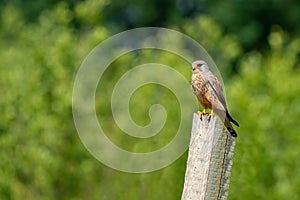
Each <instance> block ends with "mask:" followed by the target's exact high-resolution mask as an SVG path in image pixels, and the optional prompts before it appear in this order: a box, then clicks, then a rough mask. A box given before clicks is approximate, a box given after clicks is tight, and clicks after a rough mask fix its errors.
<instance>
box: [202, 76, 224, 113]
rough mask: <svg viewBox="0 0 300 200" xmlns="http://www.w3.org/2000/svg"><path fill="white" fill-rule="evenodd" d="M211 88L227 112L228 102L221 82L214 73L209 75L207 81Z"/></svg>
mask: <svg viewBox="0 0 300 200" xmlns="http://www.w3.org/2000/svg"><path fill="white" fill-rule="evenodd" d="M207 82H208V84H209V86H210V87H211V88H212V91H213V92H214V93H215V95H216V96H217V98H218V100H219V101H220V102H221V104H222V105H223V107H224V109H225V110H227V106H226V101H225V97H224V93H223V88H222V85H221V84H220V82H219V80H218V79H217V77H216V76H215V75H214V74H213V73H211V72H210V73H209V75H208V80H207Z"/></svg>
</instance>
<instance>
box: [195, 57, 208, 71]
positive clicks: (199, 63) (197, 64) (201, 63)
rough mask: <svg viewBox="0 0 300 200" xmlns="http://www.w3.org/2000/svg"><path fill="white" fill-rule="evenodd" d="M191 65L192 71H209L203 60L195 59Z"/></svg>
mask: <svg viewBox="0 0 300 200" xmlns="http://www.w3.org/2000/svg"><path fill="white" fill-rule="evenodd" d="M192 67H193V73H197V72H202V73H204V72H208V71H209V67H208V65H207V64H206V62H205V61H203V60H197V61H195V62H193V64H192ZM198 70H199V71H198Z"/></svg>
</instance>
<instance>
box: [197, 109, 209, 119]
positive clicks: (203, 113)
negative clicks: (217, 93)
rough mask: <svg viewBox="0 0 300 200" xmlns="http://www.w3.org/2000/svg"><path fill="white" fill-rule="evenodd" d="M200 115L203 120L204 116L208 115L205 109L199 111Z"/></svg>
mask: <svg viewBox="0 0 300 200" xmlns="http://www.w3.org/2000/svg"><path fill="white" fill-rule="evenodd" d="M198 114H199V116H200V119H201V120H202V116H203V115H206V114H207V113H206V110H205V108H204V109H203V111H202V112H200V111H198Z"/></svg>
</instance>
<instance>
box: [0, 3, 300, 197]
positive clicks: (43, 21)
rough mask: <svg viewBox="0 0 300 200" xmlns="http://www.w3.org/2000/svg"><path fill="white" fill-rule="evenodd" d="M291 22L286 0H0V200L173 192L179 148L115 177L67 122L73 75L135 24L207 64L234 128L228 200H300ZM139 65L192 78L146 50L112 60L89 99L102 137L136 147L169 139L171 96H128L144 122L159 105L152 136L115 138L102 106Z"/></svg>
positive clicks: (299, 47) (294, 9)
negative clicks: (194, 49) (166, 158)
mask: <svg viewBox="0 0 300 200" xmlns="http://www.w3.org/2000/svg"><path fill="white" fill-rule="evenodd" d="M299 21H300V2H299V1H296V0H289V1H283V0H278V1H275V0H274V1H271V0H265V1H261V0H253V1H251V2H249V1H245V0H228V1H216V0H212V1H205V0H186V1H185V0H177V1H171V0H166V1H160V0H152V1H148V0H140V1H137V0H128V1H123V0H115V1H113V0H111V1H109V0H87V1H79V0H68V1H64V2H61V1H58V0H44V1H21V0H5V1H1V2H0V88H1V98H0V111H1V112H0V148H1V151H0V199H109V200H110V199H149V200H152V199H172V200H173V199H180V197H181V192H182V188H183V181H184V173H185V166H186V159H187V153H185V154H184V155H182V156H181V157H180V158H179V159H178V160H177V161H176V162H174V163H173V164H172V165H170V166H168V167H167V168H164V169H162V170H159V171H155V172H151V173H145V174H128V173H123V172H118V171H116V170H113V169H110V168H108V167H106V166H104V165H103V164H101V163H100V162H99V161H97V160H96V159H94V158H93V157H92V156H91V155H90V154H89V153H88V152H87V150H86V149H85V147H84V146H83V144H82V143H81V141H80V139H79V137H78V135H77V132H76V130H75V126H74V122H73V118H72V106H71V103H72V87H73V81H74V78H75V75H76V72H77V70H78V69H79V66H80V64H81V62H82V61H83V59H84V58H85V57H86V56H87V55H88V53H89V52H90V51H91V50H92V49H93V48H94V47H95V46H96V45H97V44H98V43H99V42H101V41H103V40H105V39H106V38H108V37H110V36H112V35H113V34H116V33H118V32H120V31H124V30H128V29H130V28H135V27H142V26H157V27H167V28H171V29H174V30H178V31H180V32H182V33H185V34H187V35H189V36H190V37H192V38H193V39H195V40H197V41H198V42H199V43H201V44H202V45H203V47H204V48H205V49H206V50H207V51H208V52H209V54H210V55H211V56H212V57H213V59H214V61H215V62H216V64H217V66H218V68H219V70H220V72H221V74H222V76H223V80H224V82H225V89H226V93H227V100H228V107H229V110H230V111H231V113H232V115H233V116H234V117H235V118H236V119H237V120H238V121H239V123H240V126H241V127H240V128H238V129H237V131H238V135H239V137H238V138H237V140H236V141H237V146H236V150H235V156H234V166H233V171H232V178H231V184H230V191H229V199H272V200H276V199H278V200H279V199H300V146H299V144H300V134H299V130H300V123H299V120H300V71H299V70H300V62H299V60H300V34H299V33H300V26H299ZM147 62H158V63H161V64H166V65H169V66H172V67H174V68H175V69H177V70H178V71H180V72H181V73H182V74H183V75H184V76H185V77H186V78H187V79H188V80H189V79H190V76H191V72H190V64H189V63H186V61H184V60H180V59H179V58H178V57H176V56H174V55H172V54H166V53H160V54H157V55H155V56H153V54H152V53H151V52H147V51H145V52H143V53H141V54H138V56H136V55H135V54H134V55H133V54H132V55H126V56H123V57H121V58H120V59H118V60H116V61H115V62H114V63H113V65H114V66H115V67H112V68H109V70H107V72H106V73H105V75H104V77H103V79H102V81H103V83H104V84H103V87H102V88H101V89H99V90H98V91H97V95H96V97H99V99H101V101H100V100H99V101H98V102H97V105H96V108H97V112H98V114H99V119H101V121H102V122H104V124H103V126H104V129H105V130H107V132H109V133H111V135H109V137H110V138H111V140H112V141H114V142H115V143H117V144H118V145H119V146H122V147H123V148H124V149H128V150H132V151H137V152H141V151H148V150H153V149H156V148H160V147H161V146H163V145H165V144H167V143H168V141H170V140H171V139H172V137H173V136H174V134H175V132H176V130H177V127H178V121H179V116H180V113H179V110H178V109H177V107H178V102H177V101H176V98H175V97H174V95H173V94H172V93H171V92H170V91H168V90H167V89H165V88H163V87H155V86H153V85H149V86H144V87H142V88H140V89H139V90H138V91H137V92H136V93H135V94H134V96H133V97H132V101H133V102H132V103H131V107H132V109H133V111H132V117H133V119H134V120H135V121H136V123H138V124H140V125H146V124H147V123H149V117H148V115H147V113H148V109H149V106H150V105H152V104H153V103H161V104H163V105H164V106H166V109H167V110H168V113H169V115H168V117H169V118H168V121H167V123H166V127H165V129H164V132H163V133H161V134H159V135H158V136H157V137H158V139H157V140H155V137H154V138H153V139H152V140H150V141H148V140H138V139H134V138H130V137H128V136H124V134H122V131H121V130H119V129H118V127H117V126H116V124H115V123H114V120H113V118H112V115H111V111H110V107H109V106H107V105H109V100H110V99H109V98H110V93H111V90H112V88H113V86H114V84H115V83H116V81H117V80H118V78H119V77H120V76H121V75H122V74H123V73H125V72H126V70H128V69H130V68H131V67H133V66H135V65H136V64H142V63H147ZM99 84H101V83H99ZM102 90H103V91H102ZM100 97H101V98H100ZM149 97H150V98H149ZM141 101H142V102H143V104H141V103H139V102H141ZM189 131H190V130H187V132H188V133H189Z"/></svg>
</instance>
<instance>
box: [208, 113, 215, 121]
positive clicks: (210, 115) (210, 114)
mask: <svg viewBox="0 0 300 200" xmlns="http://www.w3.org/2000/svg"><path fill="white" fill-rule="evenodd" d="M213 115H214V111H211V112H210V113H209V114H208V117H207V120H208V121H210V119H211V117H212V116H213Z"/></svg>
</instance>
